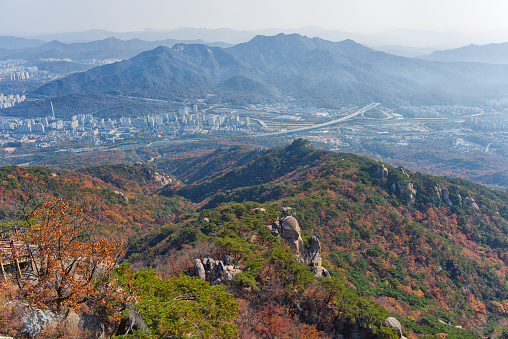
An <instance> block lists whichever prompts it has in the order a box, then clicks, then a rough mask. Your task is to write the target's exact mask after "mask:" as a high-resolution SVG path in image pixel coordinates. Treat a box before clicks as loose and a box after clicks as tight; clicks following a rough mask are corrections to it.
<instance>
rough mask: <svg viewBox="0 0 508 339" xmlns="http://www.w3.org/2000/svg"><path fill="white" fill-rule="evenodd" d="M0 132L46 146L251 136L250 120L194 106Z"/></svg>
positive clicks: (0, 126) (7, 123)
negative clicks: (197, 136) (154, 138)
mask: <svg viewBox="0 0 508 339" xmlns="http://www.w3.org/2000/svg"><path fill="white" fill-rule="evenodd" d="M0 131H3V132H4V133H7V134H9V135H10V136H11V137H12V138H15V139H21V138H23V137H26V136H28V135H33V136H34V137H35V138H36V139H44V140H45V141H46V144H48V145H49V144H55V143H57V141H58V142H62V141H70V140H83V141H87V142H92V143H96V144H101V143H111V142H115V141H117V140H123V139H130V138H133V137H135V136H138V135H140V134H145V135H151V136H159V137H173V136H177V135H183V134H194V133H226V134H229V133H250V132H251V131H252V127H251V123H250V119H249V118H248V117H247V118H240V117H239V116H238V115H237V114H235V111H229V112H228V113H221V114H204V113H199V112H198V111H197V107H196V106H195V107H194V108H193V109H192V110H191V109H190V108H189V107H180V109H179V110H178V112H170V113H163V114H156V115H146V116H142V117H137V118H130V117H121V118H119V119H101V118H96V117H94V116H93V115H91V114H78V115H75V116H73V117H72V118H71V119H70V120H62V119H56V118H55V117H54V116H48V117H40V118H34V119H19V118H5V119H3V120H1V121H0Z"/></svg>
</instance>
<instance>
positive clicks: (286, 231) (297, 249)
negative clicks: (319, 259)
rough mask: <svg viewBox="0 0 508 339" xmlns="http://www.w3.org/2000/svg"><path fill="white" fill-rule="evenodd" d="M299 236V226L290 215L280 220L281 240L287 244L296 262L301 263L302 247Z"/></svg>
mask: <svg viewBox="0 0 508 339" xmlns="http://www.w3.org/2000/svg"><path fill="white" fill-rule="evenodd" d="M300 234H301V230H300V226H299V225H298V221H296V219H295V217H293V216H292V215H290V216H288V217H285V218H282V219H281V220H280V236H281V238H282V239H283V240H284V241H286V242H287V243H288V245H289V247H290V248H291V251H292V252H293V254H294V255H295V256H296V260H298V261H300V262H302V261H303V257H304V246H303V240H302V237H301V236H300Z"/></svg>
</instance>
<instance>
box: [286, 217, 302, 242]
mask: <svg viewBox="0 0 508 339" xmlns="http://www.w3.org/2000/svg"><path fill="white" fill-rule="evenodd" d="M301 233H302V231H301V229H300V225H298V221H297V220H296V218H295V217H293V216H292V215H290V216H288V217H285V218H282V219H281V236H282V237H284V238H288V239H293V240H298V238H299V237H300V234H301Z"/></svg>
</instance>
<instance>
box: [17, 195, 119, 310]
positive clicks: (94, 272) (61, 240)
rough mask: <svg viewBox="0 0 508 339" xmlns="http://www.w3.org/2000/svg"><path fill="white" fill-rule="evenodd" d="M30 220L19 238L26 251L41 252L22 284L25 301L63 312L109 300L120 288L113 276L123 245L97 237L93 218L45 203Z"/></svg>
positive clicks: (56, 203)
mask: <svg viewBox="0 0 508 339" xmlns="http://www.w3.org/2000/svg"><path fill="white" fill-rule="evenodd" d="M27 220H28V222H27V227H26V229H25V230H24V231H23V232H21V233H20V234H19V237H20V240H22V242H23V243H24V245H25V246H26V248H29V246H30V248H34V247H35V248H36V249H35V250H31V251H30V256H31V260H32V262H33V272H32V274H31V276H29V279H27V280H26V281H25V282H24V283H23V284H20V293H21V296H22V298H23V299H24V300H26V301H27V302H29V303H30V304H32V305H38V306H41V305H44V306H52V307H53V308H56V309H60V308H61V307H62V306H63V305H66V306H70V307H77V306H78V305H79V304H82V303H85V302H92V303H97V302H99V301H101V300H104V299H105V298H108V297H109V296H108V295H109V294H110V293H112V292H113V291H111V289H112V288H113V289H114V288H115V287H114V285H115V284H114V282H111V281H109V279H108V278H109V273H110V272H111V271H112V270H113V268H114V267H115V266H116V264H117V262H118V259H119V258H120V257H121V256H122V255H123V252H124V246H123V244H120V243H113V242H110V241H108V240H107V239H105V238H103V237H98V236H94V235H93V232H92V231H93V230H92V226H93V225H92V224H91V223H90V222H89V218H88V215H87V214H86V213H84V212H83V210H82V209H81V208H76V207H72V206H71V205H70V204H69V203H66V202H64V201H62V200H61V199H54V200H51V201H49V202H46V203H44V204H43V205H42V206H41V208H38V209H36V210H35V211H33V212H32V213H30V214H29V216H28V218H27ZM113 294H116V295H118V296H120V295H121V293H114V292H113Z"/></svg>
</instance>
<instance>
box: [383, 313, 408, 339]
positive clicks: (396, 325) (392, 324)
mask: <svg viewBox="0 0 508 339" xmlns="http://www.w3.org/2000/svg"><path fill="white" fill-rule="evenodd" d="M385 324H386V326H390V327H394V328H396V329H397V333H398V334H399V338H401V339H406V337H404V336H403V335H402V326H401V324H400V322H399V321H398V320H397V319H396V318H394V317H389V318H386V320H385Z"/></svg>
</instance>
